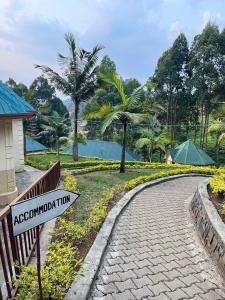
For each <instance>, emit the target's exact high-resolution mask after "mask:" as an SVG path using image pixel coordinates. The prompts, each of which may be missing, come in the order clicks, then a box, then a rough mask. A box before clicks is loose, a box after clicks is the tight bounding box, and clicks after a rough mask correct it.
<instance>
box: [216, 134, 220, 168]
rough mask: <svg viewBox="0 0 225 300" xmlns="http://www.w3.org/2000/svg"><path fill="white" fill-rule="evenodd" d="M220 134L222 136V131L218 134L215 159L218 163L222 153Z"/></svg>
mask: <svg viewBox="0 0 225 300" xmlns="http://www.w3.org/2000/svg"><path fill="white" fill-rule="evenodd" d="M219 136H220V132H218V133H217V134H216V146H215V160H216V164H217V165H219V154H220V143H219Z"/></svg>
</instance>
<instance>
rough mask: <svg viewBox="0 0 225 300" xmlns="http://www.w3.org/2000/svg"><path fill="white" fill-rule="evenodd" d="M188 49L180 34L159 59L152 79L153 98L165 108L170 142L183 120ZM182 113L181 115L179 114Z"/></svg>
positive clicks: (185, 104) (185, 105) (185, 102)
mask: <svg viewBox="0 0 225 300" xmlns="http://www.w3.org/2000/svg"><path fill="white" fill-rule="evenodd" d="M188 59H189V49H188V43H187V39H186V37H185V35H184V34H180V35H179V36H178V37H177V39H176V40H175V41H174V43H173V46H172V47H171V48H170V49H168V50H167V51H165V52H164V53H163V54H162V56H161V57H160V58H159V60H158V63H157V67H156V70H155V73H154V75H153V77H152V78H151V79H150V81H152V82H153V83H154V85H155V96H156V98H157V99H158V100H159V102H160V103H161V104H162V106H164V107H165V108H166V116H165V120H166V124H167V126H168V129H169V131H170V135H171V138H172V140H174V139H175V132H176V124H177V122H178V121H179V122H181V121H183V120H184V119H185V114H186V107H187V102H188V97H187V87H186V80H187V78H188V76H187V69H186V66H187V63H188ZM181 112H183V113H181Z"/></svg>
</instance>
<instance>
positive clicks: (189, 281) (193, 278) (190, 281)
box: [180, 275, 199, 286]
mask: <svg viewBox="0 0 225 300" xmlns="http://www.w3.org/2000/svg"><path fill="white" fill-rule="evenodd" d="M180 280H181V281H183V282H184V283H185V284H186V285H188V286H189V285H191V284H193V283H196V282H199V279H198V278H197V277H196V276H194V275H188V276H183V277H180Z"/></svg>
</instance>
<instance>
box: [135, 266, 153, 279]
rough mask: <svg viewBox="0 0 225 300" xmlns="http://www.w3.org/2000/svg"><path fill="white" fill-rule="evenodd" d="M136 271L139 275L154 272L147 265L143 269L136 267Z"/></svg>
mask: <svg viewBox="0 0 225 300" xmlns="http://www.w3.org/2000/svg"><path fill="white" fill-rule="evenodd" d="M134 272H135V274H137V276H138V277H142V276H144V275H150V274H152V272H151V271H150V270H149V269H148V268H147V267H144V268H142V269H135V270H134Z"/></svg>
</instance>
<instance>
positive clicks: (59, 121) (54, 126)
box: [39, 111, 68, 160]
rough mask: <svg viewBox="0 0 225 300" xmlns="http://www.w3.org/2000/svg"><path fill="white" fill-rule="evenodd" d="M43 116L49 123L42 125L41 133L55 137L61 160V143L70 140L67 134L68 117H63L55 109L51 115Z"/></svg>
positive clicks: (57, 151)
mask: <svg viewBox="0 0 225 300" xmlns="http://www.w3.org/2000/svg"><path fill="white" fill-rule="evenodd" d="M43 118H44V119H45V121H46V123H47V124H43V125H42V128H43V131H41V132H40V133H39V135H40V136H43V135H51V136H53V137H54V138H55V141H56V153H57V158H58V160H59V159H60V157H59V149H60V143H65V142H67V140H68V138H67V137H66V135H65V134H66V131H67V125H66V122H67V119H66V118H65V116H63V117H61V116H60V115H59V114H58V113H57V112H56V111H53V112H52V115H51V116H44V117H43ZM64 135H65V136H64Z"/></svg>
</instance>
